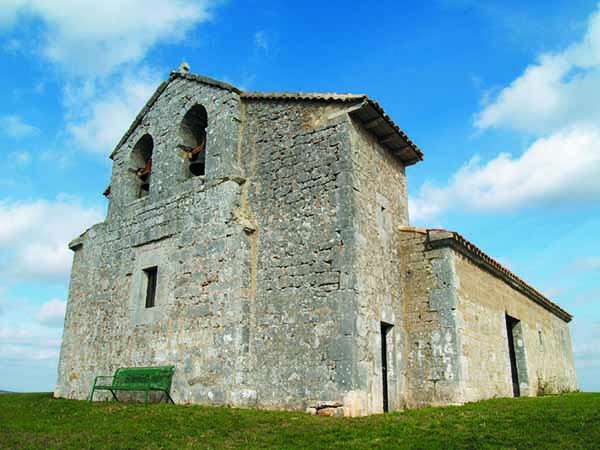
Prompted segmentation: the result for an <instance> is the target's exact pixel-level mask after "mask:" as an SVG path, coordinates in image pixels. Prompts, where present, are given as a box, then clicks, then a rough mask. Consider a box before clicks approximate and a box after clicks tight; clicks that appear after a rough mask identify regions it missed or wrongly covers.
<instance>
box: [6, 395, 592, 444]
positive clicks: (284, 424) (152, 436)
mask: <svg viewBox="0 0 600 450" xmlns="http://www.w3.org/2000/svg"><path fill="white" fill-rule="evenodd" d="M0 448H8V449H19V448H32V449H34V448H43V449H53V448H60V449H68V448H73V449H84V448H94V449H97V448H119V449H121V448H148V449H151V448H174V449H184V448H244V449H251V448H277V449H288V448H289V449H291V448H308V449H317V448H335V449H351V448H358V449H373V448H385V449H389V448H426V449H429V448H440V449H442V448H443V449H449V448H476V449H484V448H544V449H549V448H560V449H578V448H585V449H592V448H600V394H583V393H579V394H569V395H563V396H549V397H540V398H521V399H498V400H488V401H483V402H479V403H473V404H468V405H465V406H457V407H445V408H425V409H420V410H411V411H405V412H400V413H392V414H386V415H376V416H370V417H363V418H356V419H347V418H332V417H314V416H309V415H306V414H303V413H289V412H269V411H256V410H248V409H234V408H221V407H202V406H177V405H166V404H152V405H148V406H144V405H140V404H123V403H114V402H102V403H93V404H90V403H88V402H85V401H75V400H55V399H52V398H51V397H50V395H49V394H2V395H0Z"/></svg>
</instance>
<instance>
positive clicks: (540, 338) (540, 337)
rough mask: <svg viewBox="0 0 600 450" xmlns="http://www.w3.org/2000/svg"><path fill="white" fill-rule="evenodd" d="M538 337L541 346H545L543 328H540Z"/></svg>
mask: <svg viewBox="0 0 600 450" xmlns="http://www.w3.org/2000/svg"><path fill="white" fill-rule="evenodd" d="M538 338H539V340H540V347H543V346H544V340H543V339H542V330H538Z"/></svg>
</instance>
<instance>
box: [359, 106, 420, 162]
mask: <svg viewBox="0 0 600 450" xmlns="http://www.w3.org/2000/svg"><path fill="white" fill-rule="evenodd" d="M350 115H351V116H352V117H354V118H355V119H357V120H358V121H359V122H361V124H362V126H363V127H364V128H365V129H367V130H368V131H369V132H371V133H372V134H373V135H374V136H375V137H376V138H377V140H378V141H379V143H380V144H381V145H382V146H383V147H385V148H387V149H388V150H389V151H390V152H391V153H392V154H393V155H394V156H396V157H398V158H399V159H400V160H401V161H402V162H403V164H404V165H405V166H411V165H413V164H416V163H418V162H419V161H422V160H423V152H422V151H421V149H420V148H419V147H418V146H417V145H416V144H415V143H414V142H413V141H411V139H410V138H409V137H408V135H407V134H406V133H405V132H404V131H402V130H401V129H400V127H399V126H398V125H396V124H395V123H394V121H393V120H392V119H391V118H390V117H389V116H388V115H387V114H386V113H385V111H384V110H383V108H382V107H381V106H379V104H378V103H377V102H376V101H374V100H371V99H370V98H368V97H365V99H364V101H363V102H362V103H361V104H360V105H357V107H356V108H353V109H352V111H351V112H350Z"/></svg>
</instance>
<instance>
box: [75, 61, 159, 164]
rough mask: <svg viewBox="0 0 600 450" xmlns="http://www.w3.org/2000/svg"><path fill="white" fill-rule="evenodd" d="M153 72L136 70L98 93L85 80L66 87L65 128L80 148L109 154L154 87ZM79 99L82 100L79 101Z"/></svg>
mask: <svg viewBox="0 0 600 450" xmlns="http://www.w3.org/2000/svg"><path fill="white" fill-rule="evenodd" d="M159 83H160V80H159V78H158V76H157V74H156V73H155V74H151V73H150V72H149V71H139V72H138V73H137V74H136V75H135V76H133V75H128V76H126V77H124V78H123V79H122V80H120V81H119V82H118V84H116V85H113V86H112V87H111V88H110V89H106V91H104V90H103V89H101V91H104V92H106V94H105V95H100V94H98V89H97V86H96V85H92V84H89V83H86V84H83V85H79V86H77V87H73V86H70V87H69V88H68V90H67V101H66V104H67V109H68V111H69V114H68V122H67V131H68V133H69V135H70V136H71V137H72V138H73V139H74V140H75V142H76V143H77V144H78V145H79V146H80V147H81V148H83V149H86V150H89V151H92V152H96V153H101V154H109V153H110V152H111V151H112V150H113V148H114V146H115V145H116V144H117V142H118V141H119V139H120V138H121V136H122V135H123V133H124V132H125V130H126V129H127V127H128V126H129V124H130V123H131V122H133V120H134V119H135V117H136V115H137V114H138V112H139V111H140V110H141V109H142V107H143V106H144V104H145V103H146V101H147V100H148V98H150V96H151V95H152V93H153V92H154V90H155V89H156V88H157V87H158V84H159ZM82 99H84V100H83V101H82Z"/></svg>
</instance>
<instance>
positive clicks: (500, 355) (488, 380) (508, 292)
mask: <svg viewBox="0 0 600 450" xmlns="http://www.w3.org/2000/svg"><path fill="white" fill-rule="evenodd" d="M454 261H455V263H454V264H455V267H456V274H457V277H458V285H459V288H458V297H459V300H458V314H459V317H460V320H459V333H460V335H461V355H462V356H461V359H462V365H461V366H462V371H461V379H462V382H463V384H464V400H465V401H475V400H480V399H484V398H492V397H510V396H512V395H513V391H512V379H511V372H510V360H509V354H508V341H507V339H508V338H507V329H506V323H505V314H508V315H510V316H512V317H514V318H516V319H518V320H519V321H520V330H519V333H520V337H519V339H517V340H516V341H515V346H516V347H517V358H518V359H517V364H518V366H519V367H518V372H519V381H520V382H521V384H520V390H521V395H538V394H543V393H559V392H565V391H572V390H574V389H577V380H576V374H575V368H574V365H573V353H572V346H571V336H570V333H569V326H568V324H567V323H566V322H565V321H563V320H562V319H560V318H558V317H557V316H556V315H554V314H553V313H551V312H550V311H548V310H547V309H545V308H543V307H542V306H540V305H538V304H536V303H534V302H533V301H532V300H531V299H529V298H528V297H526V296H525V295H523V294H522V293H520V292H518V291H516V290H515V289H513V288H511V287H510V286H508V285H507V284H506V283H505V282H504V281H502V280H501V279H499V278H497V277H495V276H493V275H492V274H490V273H489V272H487V271H485V270H482V269H481V268H479V267H478V266H476V265H475V264H473V262H471V261H470V260H468V259H467V258H465V257H464V256H462V255H460V254H457V253H455V254H454Z"/></svg>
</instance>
